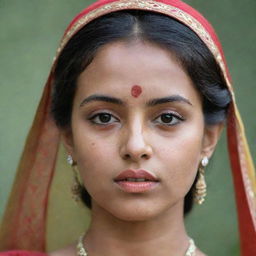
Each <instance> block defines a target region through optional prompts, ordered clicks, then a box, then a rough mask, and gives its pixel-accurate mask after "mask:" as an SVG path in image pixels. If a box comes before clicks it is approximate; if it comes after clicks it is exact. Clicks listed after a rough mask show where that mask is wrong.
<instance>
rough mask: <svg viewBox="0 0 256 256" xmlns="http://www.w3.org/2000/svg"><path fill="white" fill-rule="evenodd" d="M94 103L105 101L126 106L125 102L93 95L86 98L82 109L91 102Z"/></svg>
mask: <svg viewBox="0 0 256 256" xmlns="http://www.w3.org/2000/svg"><path fill="white" fill-rule="evenodd" d="M93 101H103V102H108V103H113V104H117V105H124V102H123V101H122V100H120V99H118V98H115V97H110V96H107V95H100V94H93V95H91V96H89V97H87V98H85V99H84V100H83V101H82V102H81V103H80V107H82V106H84V105H85V104H88V103H89V102H93Z"/></svg>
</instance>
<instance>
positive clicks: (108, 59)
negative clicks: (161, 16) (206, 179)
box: [65, 41, 216, 220]
mask: <svg viewBox="0 0 256 256" xmlns="http://www.w3.org/2000/svg"><path fill="white" fill-rule="evenodd" d="M77 86H78V87H77V91H76V94H75V98H74V104H73V111H72V125H71V126H72V135H70V137H68V136H66V139H65V141H66V146H67V148H68V151H69V153H71V155H72V156H73V159H74V160H75V161H76V162H77V165H78V169H79V171H80V175H81V178H82V180H83V182H84V185H85V187H86V189H87V190H88V192H89V194H90V195H91V197H92V203H93V210H95V209H101V210H104V211H106V212H108V213H110V214H111V215H113V216H115V217H117V218H119V219H123V220H145V219H149V218H152V217H154V216H158V215H159V214H163V213H165V212H168V211H170V210H171V209H172V208H173V207H175V206H177V205H180V207H182V205H183V200H184V197H185V195H186V194H187V192H188V191H189V189H190V188H191V186H192V184H193V181H194V179H195V176H196V173H197V169H198V165H199V163H200V160H201V159H202V158H203V157H204V156H206V155H208V156H209V155H210V154H211V151H212V148H213V144H215V142H214V140H213V139H211V137H213V136H212V135H211V134H212V133H209V134H208V133H207V132H206V130H205V127H204V118H203V113H202V102H201V98H200V95H199V94H198V92H197V91H196V90H195V89H194V86H193V84H192V82H191V80H190V78H189V77H188V75H187V74H186V73H185V72H184V70H183V68H182V67H181V66H180V65H179V63H178V62H177V60H176V58H175V57H174V56H173V55H172V54H171V53H170V52H169V51H168V50H166V49H163V48H161V47H159V46H156V45H153V44H150V43H146V42H140V41H135V42H129V43H128V42H115V43H111V44H108V45H105V46H104V47H102V48H101V49H100V50H99V51H98V53H97V55H96V56H95V58H94V60H93V61H92V63H91V64H90V65H89V66H88V67H87V68H86V69H85V70H84V72H83V73H82V74H81V75H80V76H79V78H78V82H77ZM215 137H216V136H215Z"/></svg>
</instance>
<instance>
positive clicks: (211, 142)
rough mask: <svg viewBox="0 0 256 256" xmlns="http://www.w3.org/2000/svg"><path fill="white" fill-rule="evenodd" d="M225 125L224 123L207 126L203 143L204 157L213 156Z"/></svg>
mask: <svg viewBox="0 0 256 256" xmlns="http://www.w3.org/2000/svg"><path fill="white" fill-rule="evenodd" d="M223 127H224V124H223V123H219V124H215V125H208V126H207V125H206V126H205V129H204V138H203V143H202V158H203V157H205V156H207V157H208V158H210V157H211V155H212V154H213V152H214V149H215V147H216V145H217V142H218V140H219V138H220V135H221V132H222V130H223Z"/></svg>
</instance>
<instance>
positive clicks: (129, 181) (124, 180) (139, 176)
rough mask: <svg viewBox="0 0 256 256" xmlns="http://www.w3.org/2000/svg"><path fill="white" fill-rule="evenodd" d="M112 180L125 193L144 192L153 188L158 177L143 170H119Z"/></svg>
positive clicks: (157, 181)
mask: <svg viewBox="0 0 256 256" xmlns="http://www.w3.org/2000/svg"><path fill="white" fill-rule="evenodd" d="M114 182H115V183H116V184H117V185H118V187H119V188H120V189H121V190H122V191H124V192H127V193H145V192H148V191H151V190H152V189H154V188H155V187H156V186H157V185H158V183H159V179H157V177H156V176H154V175H153V174H151V173H150V172H148V171H145V170H125V171H123V172H121V173H120V174H119V175H118V176H117V177H116V178H115V179H114Z"/></svg>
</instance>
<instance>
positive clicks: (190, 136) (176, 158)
mask: <svg viewBox="0 0 256 256" xmlns="http://www.w3.org/2000/svg"><path fill="white" fill-rule="evenodd" d="M181 134H182V135H181ZM181 134H180V136H173V137H172V138H169V143H167V142H166V141H165V143H164V142H163V143H162V145H166V146H165V147H164V148H161V149H160V150H159V153H158V155H159V157H160V162H162V163H165V166H164V169H166V170H167V171H166V175H167V177H166V178H167V180H168V183H169V184H171V185H169V188H170V189H171V190H172V193H176V194H180V195H182V196H184V195H185V194H186V193H187V192H188V190H189V189H190V188H191V186H192V184H193V182H194V180H195V177H196V173H197V170H198V165H199V162H200V160H201V150H202V139H203V129H202V128H201V127H198V128H197V129H194V130H193V129H190V130H187V131H186V132H182V133H181Z"/></svg>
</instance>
